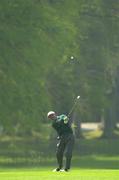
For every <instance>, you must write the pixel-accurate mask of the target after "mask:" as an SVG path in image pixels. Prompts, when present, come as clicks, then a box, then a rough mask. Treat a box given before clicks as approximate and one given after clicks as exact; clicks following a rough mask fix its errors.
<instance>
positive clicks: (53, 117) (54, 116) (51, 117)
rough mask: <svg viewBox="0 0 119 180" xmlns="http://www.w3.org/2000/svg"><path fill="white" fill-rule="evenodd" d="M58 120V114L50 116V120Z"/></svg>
mask: <svg viewBox="0 0 119 180" xmlns="http://www.w3.org/2000/svg"><path fill="white" fill-rule="evenodd" d="M56 118H57V116H56V114H51V115H50V116H49V119H52V120H55V119H56Z"/></svg>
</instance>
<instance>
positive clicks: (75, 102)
mask: <svg viewBox="0 0 119 180" xmlns="http://www.w3.org/2000/svg"><path fill="white" fill-rule="evenodd" d="M79 98H80V96H77V97H76V99H75V101H74V104H73V106H72V108H71V110H70V111H69V113H68V116H67V117H70V115H71V113H72V112H73V110H74V108H75V107H76V105H77V102H78V100H79Z"/></svg>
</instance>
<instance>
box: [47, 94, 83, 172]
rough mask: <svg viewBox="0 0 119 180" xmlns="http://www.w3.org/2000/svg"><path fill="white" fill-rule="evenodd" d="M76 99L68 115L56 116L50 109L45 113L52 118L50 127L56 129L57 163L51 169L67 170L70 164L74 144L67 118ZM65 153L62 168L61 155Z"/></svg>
mask: <svg viewBox="0 0 119 180" xmlns="http://www.w3.org/2000/svg"><path fill="white" fill-rule="evenodd" d="M79 97H80V96H77V99H79ZM77 99H76V101H75V103H74V105H73V107H72V109H71V111H70V112H69V114H68V116H66V115H64V114H62V115H59V116H57V115H56V113H55V112H54V111H50V112H48V114H47V117H48V118H49V119H51V120H52V127H53V128H54V129H55V130H56V131H57V134H58V140H59V143H58V144H57V151H56V157H57V163H58V167H57V168H56V169H54V170H53V171H60V172H61V171H66V172H68V171H69V169H70V166H71V158H72V150H73V146H74V135H73V130H72V128H71V123H70V120H69V116H70V115H71V113H72V112H73V110H74V108H75V106H76V103H77ZM64 151H65V152H66V153H65V157H66V164H65V168H64V169H62V168H63V155H64Z"/></svg>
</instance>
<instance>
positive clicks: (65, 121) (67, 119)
mask: <svg viewBox="0 0 119 180" xmlns="http://www.w3.org/2000/svg"><path fill="white" fill-rule="evenodd" d="M68 121H69V118H68V117H67V116H65V117H64V124H67V123H68Z"/></svg>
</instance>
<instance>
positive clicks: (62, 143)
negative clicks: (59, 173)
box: [56, 134, 74, 169]
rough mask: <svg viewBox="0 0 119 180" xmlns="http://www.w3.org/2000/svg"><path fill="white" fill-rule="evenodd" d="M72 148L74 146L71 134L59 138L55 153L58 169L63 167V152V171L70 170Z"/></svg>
mask: <svg viewBox="0 0 119 180" xmlns="http://www.w3.org/2000/svg"><path fill="white" fill-rule="evenodd" d="M73 146H74V135H73V134H65V135H63V136H61V137H60V139H59V143H58V144H57V151H56V156H57V162H58V165H59V168H60V169H61V168H62V167H63V155H64V152H65V157H66V164H65V169H70V166H71V158H72V151H73Z"/></svg>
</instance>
